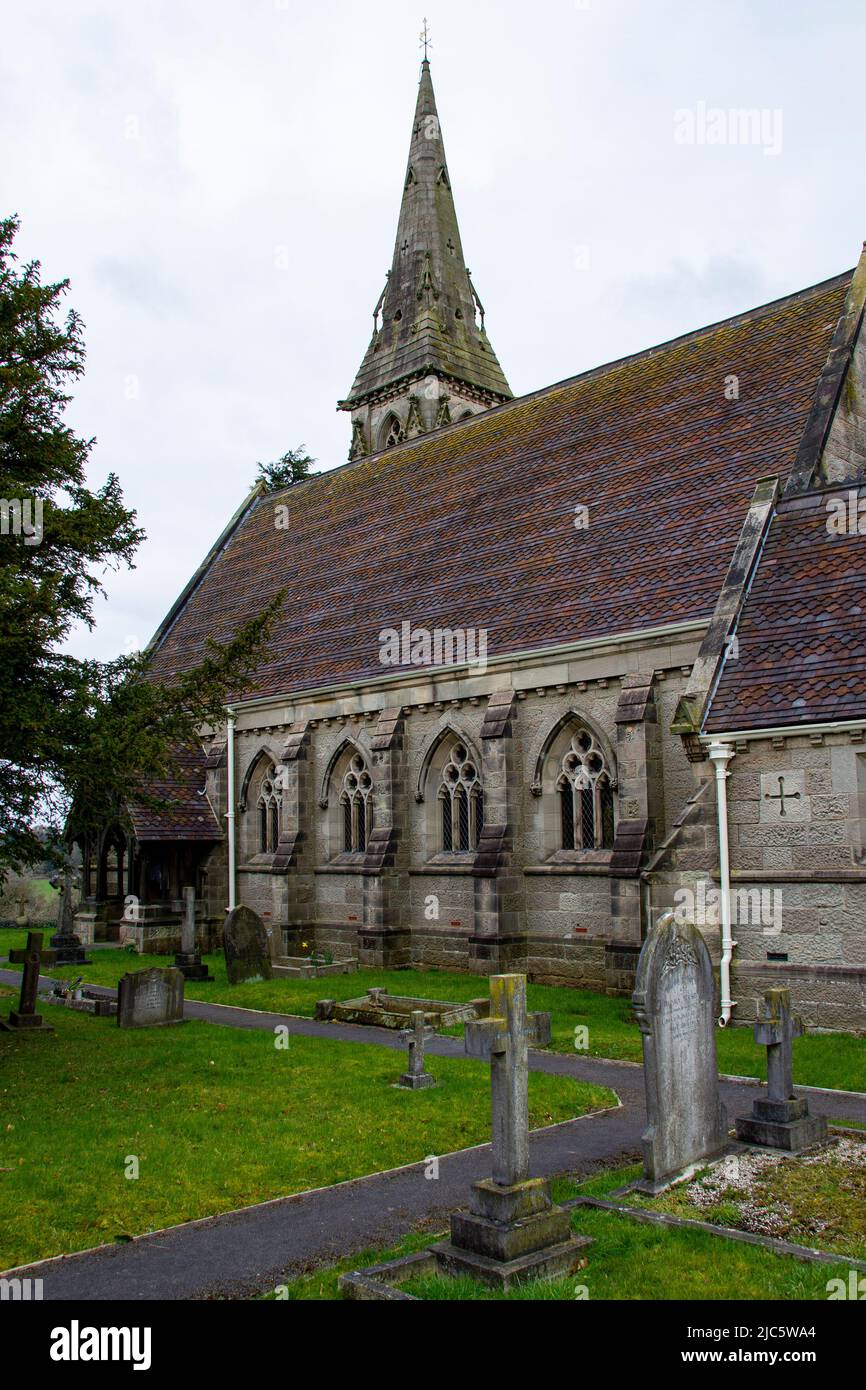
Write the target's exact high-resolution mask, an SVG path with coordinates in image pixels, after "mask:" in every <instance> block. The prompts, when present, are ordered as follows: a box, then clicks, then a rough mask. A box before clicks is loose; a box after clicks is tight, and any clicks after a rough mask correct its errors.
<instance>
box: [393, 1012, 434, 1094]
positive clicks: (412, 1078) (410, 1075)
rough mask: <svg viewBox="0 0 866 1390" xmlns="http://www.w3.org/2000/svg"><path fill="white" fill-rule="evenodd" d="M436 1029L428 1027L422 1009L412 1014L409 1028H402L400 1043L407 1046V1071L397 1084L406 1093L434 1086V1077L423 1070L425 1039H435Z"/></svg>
mask: <svg viewBox="0 0 866 1390" xmlns="http://www.w3.org/2000/svg"><path fill="white" fill-rule="evenodd" d="M435 1035H436V1029H435V1028H432V1027H430V1026H428V1024H427V1022H426V1015H425V1013H424V1011H423V1009H415V1010H413V1013H412V1026H411V1028H404V1029H403V1031H402V1032H401V1034H400V1041H401V1042H404V1043H407V1044H408V1046H409V1070H408V1071H407V1072H404V1073H403V1075H402V1076H401V1077H400V1080H399V1081H398V1082H397V1085H398V1086H402V1087H403V1088H404V1089H405V1090H407V1091H424V1090H427V1088H428V1087H430V1086H435V1085H436V1078H435V1076H431V1075H430V1073H429V1072H427V1071H425V1070H424V1044H425V1042H426V1040H427V1038H432V1037H435Z"/></svg>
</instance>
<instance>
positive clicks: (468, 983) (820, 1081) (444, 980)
mask: <svg viewBox="0 0 866 1390" xmlns="http://www.w3.org/2000/svg"><path fill="white" fill-rule="evenodd" d="M3 935H4V936H5V935H6V934H5V933H4V934H3ZM10 935H12V933H10ZM205 959H206V960H207V962H208V964H209V965H210V969H211V974H212V975H214V976H216V979H215V981H214V983H213V984H210V985H200V984H199V985H195V984H191V985H188V986H187V991H186V993H187V997H188V998H190V999H207V1000H212V1001H213V1002H215V1003H219V1004H235V1005H237V1006H239V1007H241V1008H245V1009H262V1010H265V1011H273V1012H278V1013H291V1014H301V1015H304V1016H306V1017H311V1016H312V1014H313V1011H314V1009H315V1005H316V1000H317V999H352V998H355V997H357V996H359V995H363V994H365V993H366V991H367V990H368V989H369V988H371V986H381V987H384V988H386V989H388V990H390V991H391V993H392V994H411V995H415V996H417V997H419V998H428V999H453V1000H455V1001H457V1002H462V1001H464V1000H467V999H474V998H477V997H478V996H480V995H483V994H485V993H486V992H487V982H486V980H485V979H484V978H483V977H479V976H477V975H465V974H456V973H455V974H452V973H451V972H449V971H438V970H426V971H425V970H361V971H359V972H358V973H357V974H355V975H336V976H331V977H329V978H327V979H322V980H270V981H263V982H262V983H261V984H256V985H236V986H231V985H229V983H228V981H227V980H226V971H225V962H224V959H223V956H222V953H219V954H216V955H211V956H207V957H206V958H205ZM171 961H172V957H170V956H135V955H130V954H128V953H127V952H126V951H102V950H99V951H94V952H93V964H92V965H89V966H86V967H84V969H83V973H84V976H85V979H87V980H88V981H91V982H93V983H96V984H105V985H114V984H116V983H117V980H118V979H119V977H120V976H121V975H122V974H124V973H125V971H127V970H138V969H144V968H145V966H148V965H170V964H171ZM48 973H50V974H53V975H55V976H60V977H67V978H68V977H69V975H70V974H72V973H73V971H72V967H71V966H66V967H64V968H63V969H61V970H54V971H50V972H48ZM75 973H80V972H75ZM528 999H529V1007H530V1008H532V1009H546V1010H550V1012H551V1013H552V1014H553V1048H554V1050H555V1051H558V1052H569V1051H572V1050H574V1043H575V1029H576V1028H586V1029H587V1031H588V1047H587V1049H586V1052H585V1053H584V1054H583V1055H586V1056H590V1057H611V1058H615V1059H622V1060H625V1061H632V1062H639V1061H640V1060H641V1045H640V1033H639V1032H638V1028H637V1025H636V1024H635V1023H634V1022H633V1021H632V1018H631V1004H630V1002H629V1000H627V999H609V998H607V997H606V996H605V995H602V994H591V993H589V991H587V990H578V989H568V988H565V987H560V988H555V987H553V986H550V985H533V984H531V985H530V986H529V989H528ZM449 1031H450V1032H451V1033H453V1034H454V1035H455V1036H459V1035H460V1034H461V1033H462V1028H454V1029H451V1030H449ZM716 1044H717V1048H718V1056H719V1068H720V1070H721V1071H723V1072H730V1073H734V1074H736V1075H738V1076H756V1077H760V1078H761V1080H765V1079H766V1074H767V1061H766V1050H765V1049H764V1048H762V1047H758V1046H757V1044H756V1043H755V1041H754V1039H753V1037H752V1029H751V1028H750V1027H749V1028H745V1027H743V1028H727V1029H724V1030H719V1031H718V1032H717V1034H716ZM794 1077H795V1080H796V1081H798V1082H800V1084H801V1085H804V1086H826V1087H830V1088H835V1089H838V1090H847V1091H864V1092H866V1038H857V1037H853V1036H852V1035H850V1034H848V1033H810V1034H807V1036H806V1037H803V1038H798V1039H797V1040H796V1041H795V1043H794Z"/></svg>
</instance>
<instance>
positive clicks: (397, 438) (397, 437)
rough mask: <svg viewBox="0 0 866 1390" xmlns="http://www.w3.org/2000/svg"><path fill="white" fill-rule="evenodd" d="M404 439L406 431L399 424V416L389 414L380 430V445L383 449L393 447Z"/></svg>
mask: <svg viewBox="0 0 866 1390" xmlns="http://www.w3.org/2000/svg"><path fill="white" fill-rule="evenodd" d="M405 439H406V431H405V429H404V428H403V426H402V425H401V424H400V420H399V417H398V416H396V415H389V416H388V418H387V420H386V421H385V426H384V429H383V431H382V446H383V448H385V449H393V448H395V447H396V445H398V444H402V443H403V442H404V441H405Z"/></svg>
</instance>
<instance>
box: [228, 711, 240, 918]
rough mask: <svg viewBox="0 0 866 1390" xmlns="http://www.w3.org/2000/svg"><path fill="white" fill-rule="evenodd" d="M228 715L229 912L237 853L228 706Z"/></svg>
mask: <svg viewBox="0 0 866 1390" xmlns="http://www.w3.org/2000/svg"><path fill="white" fill-rule="evenodd" d="M226 713H227V715H228V724H227V730H228V739H227V744H226V757H227V759H228V807H229V808H228V810H227V811H226V832H227V834H228V842H229V906H228V910H229V912H234V910H235V908H236V907H237V905H238V900H237V870H236V867H235V865H236V861H237V853H236V846H235V800H236V796H235V718H236V715H235V712H234V710H233V709H232V708H231V706H229V707H228V708H227V710H226Z"/></svg>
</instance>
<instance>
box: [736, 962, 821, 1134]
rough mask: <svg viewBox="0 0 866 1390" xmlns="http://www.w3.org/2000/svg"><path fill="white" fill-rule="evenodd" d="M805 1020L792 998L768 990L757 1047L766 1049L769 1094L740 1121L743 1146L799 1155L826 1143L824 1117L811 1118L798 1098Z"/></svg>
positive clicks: (782, 991)
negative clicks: (797, 1055)
mask: <svg viewBox="0 0 866 1390" xmlns="http://www.w3.org/2000/svg"><path fill="white" fill-rule="evenodd" d="M805 1031H806V1029H805V1025H804V1024H803V1020H802V1019H801V1018H799V1017H797V1016H795V1015H794V1014H792V1013H791V992H790V990H787V989H768V990H767V993H766V994H765V995H764V998H763V999H760V1000H759V1001H758V1021H757V1023H756V1024H755V1042H756V1043H759V1044H760V1045H761V1046H762V1047H765V1048H766V1049H767V1094H766V1098H765V1099H763V1098H762V1099H761V1100H756V1101H754V1102H753V1104H752V1114H751V1115H749V1116H741V1117H740V1118H738V1119H737V1122H736V1123H737V1138H738V1139H740V1140H742V1142H743V1143H744V1144H762V1145H764V1146H766V1147H767V1148H771V1149H787V1150H788V1151H789V1152H792V1153H793V1152H797V1151H798V1150H800V1149H805V1148H807V1147H808V1146H809V1145H810V1144H819V1143H821V1142H822V1141H823V1140H825V1139H826V1138H827V1121H826V1120H825V1119H824V1117H823V1115H810V1114H809V1106H808V1104H807V1102H806V1101H805V1100H800V1099H798V1097H797V1096H795V1094H794V1063H793V1043H794V1039H795V1038H799V1037H801V1036H802V1035H803V1033H805Z"/></svg>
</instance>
